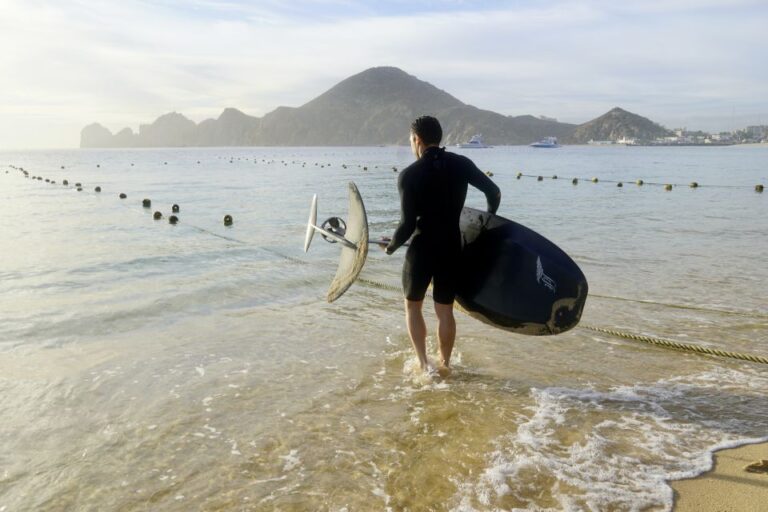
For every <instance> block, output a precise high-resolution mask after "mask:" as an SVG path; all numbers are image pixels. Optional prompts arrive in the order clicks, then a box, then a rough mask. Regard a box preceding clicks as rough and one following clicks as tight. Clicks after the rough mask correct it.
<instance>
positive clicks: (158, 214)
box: [152, 212, 163, 220]
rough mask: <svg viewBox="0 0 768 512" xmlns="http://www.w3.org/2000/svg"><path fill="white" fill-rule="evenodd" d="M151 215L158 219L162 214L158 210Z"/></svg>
mask: <svg viewBox="0 0 768 512" xmlns="http://www.w3.org/2000/svg"><path fill="white" fill-rule="evenodd" d="M152 217H154V219H155V220H160V219H162V218H163V214H162V213H160V212H155V213H154V215H152Z"/></svg>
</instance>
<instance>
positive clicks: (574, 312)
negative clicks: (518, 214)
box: [456, 207, 589, 336]
mask: <svg viewBox="0 0 768 512" xmlns="http://www.w3.org/2000/svg"><path fill="white" fill-rule="evenodd" d="M460 228H461V233H462V239H463V243H464V248H463V250H462V256H461V270H460V272H461V274H460V276H459V287H458V290H457V296H456V301H457V302H458V303H459V305H460V306H461V307H462V308H463V309H464V310H465V312H466V313H467V314H469V315H470V316H472V317H473V318H476V319H478V320H480V321H482V322H485V323H488V324H490V325H493V326H495V327H499V328H501V329H505V330H508V331H511V332H516V333H519V334H527V335H535V336H541V335H551V334H559V333H561V332H565V331H567V330H569V329H571V328H573V327H575V326H576V325H577V324H578V323H579V320H580V319H581V314H582V311H583V310H584V304H585V302H586V300H587V293H588V291H589V286H588V284H587V279H586V277H585V276H584V274H583V273H582V271H581V269H580V268H579V266H578V265H577V264H576V263H575V262H574V261H573V260H572V259H571V258H570V256H568V255H567V254H566V253H565V252H564V251H563V250H562V249H560V248H559V247H558V246H557V245H555V244H554V243H552V242H551V241H549V240H548V239H546V238H545V237H543V236H542V235H540V234H538V233H536V232H535V231H533V230H532V229H529V228H527V227H525V226H523V225H522V224H518V223H516V222H514V221H511V220H509V219H505V218H504V217H500V216H498V215H494V214H492V213H488V212H483V211H480V210H476V209H474V208H468V207H465V208H464V209H463V210H462V212H461V219H460Z"/></svg>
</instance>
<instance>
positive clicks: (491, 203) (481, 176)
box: [469, 164, 501, 213]
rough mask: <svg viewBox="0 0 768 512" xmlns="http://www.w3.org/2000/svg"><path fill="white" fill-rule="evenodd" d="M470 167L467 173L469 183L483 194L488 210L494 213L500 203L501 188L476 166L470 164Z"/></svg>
mask: <svg viewBox="0 0 768 512" xmlns="http://www.w3.org/2000/svg"><path fill="white" fill-rule="evenodd" d="M472 167H473V169H472V171H471V172H470V173H469V184H470V185H472V186H473V187H475V188H477V189H478V190H480V191H481V192H482V193H484V194H485V199H486V201H488V211H489V212H491V213H496V210H498V209H499V204H500V203H501V190H499V187H497V186H496V184H495V183H494V182H493V181H491V178H489V177H488V176H486V175H485V173H484V172H483V171H481V170H480V169H478V168H477V166H475V165H474V164H472Z"/></svg>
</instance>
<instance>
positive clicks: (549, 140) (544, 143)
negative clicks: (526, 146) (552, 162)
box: [531, 137, 560, 148]
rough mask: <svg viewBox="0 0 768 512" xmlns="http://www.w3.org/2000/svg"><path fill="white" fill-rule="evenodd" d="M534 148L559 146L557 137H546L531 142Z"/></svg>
mask: <svg viewBox="0 0 768 512" xmlns="http://www.w3.org/2000/svg"><path fill="white" fill-rule="evenodd" d="M531 147H532V148H559V147H560V144H558V143H557V137H545V138H543V139H541V140H540V141H538V142H534V143H533V144H531Z"/></svg>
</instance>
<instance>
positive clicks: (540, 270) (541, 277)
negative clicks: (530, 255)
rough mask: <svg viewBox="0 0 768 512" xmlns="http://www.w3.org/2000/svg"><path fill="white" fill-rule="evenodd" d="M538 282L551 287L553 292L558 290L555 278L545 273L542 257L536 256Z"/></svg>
mask: <svg viewBox="0 0 768 512" xmlns="http://www.w3.org/2000/svg"><path fill="white" fill-rule="evenodd" d="M536 282H537V283H539V284H542V285H544V286H546V287H547V288H549V289H550V290H551V291H552V293H555V290H557V283H555V281H554V279H552V278H551V277H549V276H548V275H547V274H545V273H544V266H543V265H542V264H541V258H538V257H537V258H536Z"/></svg>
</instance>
